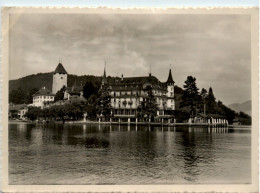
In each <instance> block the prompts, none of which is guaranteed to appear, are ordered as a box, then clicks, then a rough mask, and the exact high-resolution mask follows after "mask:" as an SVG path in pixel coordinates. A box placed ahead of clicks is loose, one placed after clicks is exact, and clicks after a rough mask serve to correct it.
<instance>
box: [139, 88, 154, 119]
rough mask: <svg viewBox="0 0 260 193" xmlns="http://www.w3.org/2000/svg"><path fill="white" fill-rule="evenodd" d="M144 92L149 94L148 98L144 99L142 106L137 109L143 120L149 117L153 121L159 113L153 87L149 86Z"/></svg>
mask: <svg viewBox="0 0 260 193" xmlns="http://www.w3.org/2000/svg"><path fill="white" fill-rule="evenodd" d="M144 90H145V91H146V92H147V97H144V98H143V101H142V102H141V105H140V106H139V108H138V109H137V111H138V116H139V117H141V118H145V117H148V118H149V119H153V118H154V117H155V116H156V113H157V111H158V104H157V101H156V98H155V97H154V95H153V92H152V87H151V86H147V87H146V88H145V89H144Z"/></svg>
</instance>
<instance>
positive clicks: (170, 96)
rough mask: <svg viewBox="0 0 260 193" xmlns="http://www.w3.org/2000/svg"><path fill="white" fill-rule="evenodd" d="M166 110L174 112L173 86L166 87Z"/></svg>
mask: <svg viewBox="0 0 260 193" xmlns="http://www.w3.org/2000/svg"><path fill="white" fill-rule="evenodd" d="M167 109H170V110H175V102H174V84H172V83H171V84H168V85H167Z"/></svg>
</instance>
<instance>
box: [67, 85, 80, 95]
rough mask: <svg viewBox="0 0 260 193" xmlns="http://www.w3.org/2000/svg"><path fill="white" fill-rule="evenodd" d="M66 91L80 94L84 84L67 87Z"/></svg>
mask: <svg viewBox="0 0 260 193" xmlns="http://www.w3.org/2000/svg"><path fill="white" fill-rule="evenodd" d="M66 91H67V92H68V93H70V94H78V93H80V92H82V91H83V86H72V87H67V89H66Z"/></svg>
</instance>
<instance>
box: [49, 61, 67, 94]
mask: <svg viewBox="0 0 260 193" xmlns="http://www.w3.org/2000/svg"><path fill="white" fill-rule="evenodd" d="M67 79H68V73H67V71H66V70H65V68H64V67H63V65H62V64H61V62H59V64H58V66H57V68H56V69H55V71H54V72H53V83H52V93H53V94H56V93H57V92H58V91H59V90H60V89H61V88H62V87H63V86H66V87H67Z"/></svg>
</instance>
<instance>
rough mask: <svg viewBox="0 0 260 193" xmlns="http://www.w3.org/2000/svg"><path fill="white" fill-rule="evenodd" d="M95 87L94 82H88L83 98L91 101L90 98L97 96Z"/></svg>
mask: <svg viewBox="0 0 260 193" xmlns="http://www.w3.org/2000/svg"><path fill="white" fill-rule="evenodd" d="M95 91H96V90H95V87H94V85H93V83H92V82H90V81H87V82H86V84H85V85H84V87H83V96H84V97H85V98H86V99H89V97H90V96H91V95H93V94H95Z"/></svg>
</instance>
